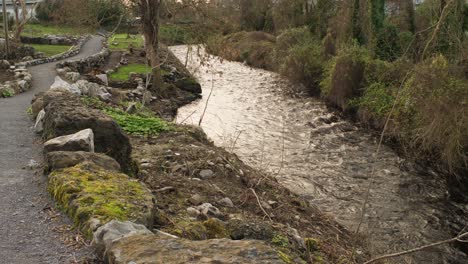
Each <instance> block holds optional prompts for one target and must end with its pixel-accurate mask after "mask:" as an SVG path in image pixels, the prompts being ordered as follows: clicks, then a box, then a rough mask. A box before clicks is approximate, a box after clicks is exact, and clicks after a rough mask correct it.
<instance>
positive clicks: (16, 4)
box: [12, 0, 36, 41]
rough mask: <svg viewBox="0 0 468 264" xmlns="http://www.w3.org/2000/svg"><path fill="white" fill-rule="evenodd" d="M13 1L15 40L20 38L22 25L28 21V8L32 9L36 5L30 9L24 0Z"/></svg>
mask: <svg viewBox="0 0 468 264" xmlns="http://www.w3.org/2000/svg"><path fill="white" fill-rule="evenodd" d="M12 3H13V10H14V12H15V35H14V39H15V40H16V41H19V40H20V37H21V33H22V32H23V29H24V26H25V25H26V24H27V23H28V21H29V19H30V18H31V17H30V16H29V12H30V10H34V8H35V7H36V6H33V7H32V8H31V9H30V10H28V7H27V5H26V0H14V1H12ZM20 8H21V16H20V14H19V9H20Z"/></svg>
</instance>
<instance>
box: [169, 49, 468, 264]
mask: <svg viewBox="0 0 468 264" xmlns="http://www.w3.org/2000/svg"><path fill="white" fill-rule="evenodd" d="M187 49H188V47H187V46H174V47H171V50H172V51H173V52H174V54H175V55H176V56H177V57H178V58H179V59H180V60H181V61H182V62H185V60H186V58H189V59H188V68H189V70H190V71H191V72H192V73H193V74H194V75H195V76H196V77H197V78H198V79H199V81H200V83H201V85H202V87H203V99H201V100H199V101H197V102H194V103H193V104H190V105H188V106H185V107H183V108H181V109H179V114H178V117H177V122H179V123H186V124H195V125H198V123H199V121H200V117H201V116H202V115H203V112H204V109H205V108H206V111H205V114H204V117H203V121H202V123H201V126H202V128H203V129H204V130H205V132H206V133H207V135H208V136H209V137H210V138H211V139H212V140H213V141H214V142H215V144H216V145H218V146H222V147H225V148H226V149H228V150H230V151H233V152H234V153H236V154H237V155H238V156H239V157H240V158H241V159H242V160H243V161H244V162H246V163H248V164H249V165H251V166H253V167H256V168H258V169H262V170H265V171H267V172H269V173H271V174H272V175H274V176H275V177H276V178H277V179H278V180H279V181H280V182H281V183H282V184H283V185H284V186H286V187H288V188H289V189H291V190H292V191H294V192H296V193H298V194H300V195H302V196H303V197H304V198H305V199H307V200H308V201H310V203H311V204H313V205H315V206H317V207H318V208H320V209H321V210H322V211H323V212H326V213H328V214H330V215H332V216H334V217H335V219H336V220H337V221H338V222H339V223H341V224H343V225H345V226H347V227H348V228H349V229H350V230H355V229H356V227H357V225H358V224H359V222H360V215H361V208H362V203H363V200H364V197H365V195H366V191H367V187H368V184H369V180H370V178H369V177H370V175H371V170H372V168H373V167H374V166H375V176H374V184H373V188H372V189H371V192H370V199H369V205H368V207H367V210H366V215H365V219H364V223H363V226H362V228H361V230H362V232H363V233H364V234H366V235H367V236H368V239H369V246H370V248H371V250H372V251H373V254H374V255H376V256H377V255H379V254H382V253H392V252H396V251H401V250H406V249H410V248H413V247H416V246H420V245H424V244H428V243H432V242H436V241H439V240H444V239H448V238H451V237H453V236H455V235H456V234H457V233H458V232H459V231H461V230H462V229H463V227H464V225H465V224H466V223H468V206H467V205H463V204H457V203H454V202H451V201H449V200H448V194H447V192H446V190H445V187H444V181H443V179H442V177H441V176H439V175H438V174H437V173H436V172H435V171H433V170H431V169H430V168H423V167H420V166H418V165H416V164H414V163H412V162H410V161H408V160H405V159H404V158H401V157H399V156H398V155H397V154H396V153H395V152H394V151H393V150H392V149H391V148H389V147H387V146H383V147H382V149H381V152H380V154H379V155H378V156H377V157H375V153H376V149H377V145H378V138H376V137H375V136H373V135H371V134H370V133H369V132H368V131H365V130H363V129H361V128H359V127H357V126H356V125H355V124H353V123H351V122H349V121H347V120H344V119H342V118H340V117H338V116H336V115H335V114H333V112H331V111H329V110H328V109H327V108H326V106H325V105H324V103H323V102H321V101H320V100H318V99H316V98H310V97H307V96H301V95H300V94H299V95H296V96H294V98H293V97H292V96H289V95H287V94H286V93H285V92H284V91H291V90H292V89H293V90H294V86H295V85H293V84H291V83H289V82H288V81H286V80H284V79H282V78H281V77H280V76H279V75H278V74H276V73H272V72H268V71H264V70H260V69H253V68H250V67H248V66H246V65H244V64H242V63H237V62H229V61H221V60H220V59H219V58H215V57H211V58H209V59H207V58H206V55H205V53H203V51H202V50H198V49H196V48H194V49H193V50H191V51H190V52H189V53H188V54H189V56H187ZM200 55H202V56H201V57H203V58H204V59H200ZM210 93H211V95H210ZM208 98H209V101H208V104H207V103H206V102H207V100H208ZM394 263H418V264H419V263H421V264H426V263H457V264H458V263H460V264H462V263H465V264H466V263H468V256H467V255H466V254H465V253H463V252H462V251H461V250H459V249H458V248H457V247H456V245H453V244H448V245H444V246H441V247H437V248H431V249H429V250H426V251H422V252H419V253H416V254H413V255H411V256H409V257H405V258H400V259H394Z"/></svg>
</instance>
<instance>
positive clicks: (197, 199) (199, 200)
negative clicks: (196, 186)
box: [189, 194, 203, 205]
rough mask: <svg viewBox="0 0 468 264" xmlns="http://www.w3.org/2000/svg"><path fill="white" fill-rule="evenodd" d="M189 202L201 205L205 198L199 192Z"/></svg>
mask: <svg viewBox="0 0 468 264" xmlns="http://www.w3.org/2000/svg"><path fill="white" fill-rule="evenodd" d="M189 202H190V203H191V204H193V205H199V204H201V203H202V202H203V198H202V197H201V196H200V195H199V194H194V195H192V197H190V199H189Z"/></svg>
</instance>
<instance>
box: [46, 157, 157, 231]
mask: <svg viewBox="0 0 468 264" xmlns="http://www.w3.org/2000/svg"><path fill="white" fill-rule="evenodd" d="M48 191H49V193H50V194H51V195H52V196H53V197H54V199H55V200H56V202H57V203H58V204H59V205H60V206H61V208H62V209H63V210H64V211H65V212H66V213H67V215H68V216H69V217H70V218H71V219H73V221H74V223H75V225H76V226H77V227H78V228H79V229H80V230H81V231H82V232H84V233H85V234H86V235H87V236H91V234H92V232H93V231H94V228H95V227H97V226H99V225H100V224H105V223H107V222H109V221H111V220H120V221H127V220H128V221H132V222H136V223H140V224H143V225H145V226H148V227H151V226H152V225H153V214H154V210H155V201H154V198H153V195H152V193H151V191H150V190H148V189H147V188H146V187H145V185H144V184H142V183H140V182H138V181H137V180H134V179H130V178H129V177H128V176H127V175H125V174H123V173H117V172H114V171H109V170H105V169H103V168H101V167H99V166H96V165H94V164H91V163H87V164H79V165H76V166H74V167H71V168H66V169H62V170H57V171H54V172H52V173H51V174H50V175H49V183H48Z"/></svg>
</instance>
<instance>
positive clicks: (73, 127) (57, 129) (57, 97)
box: [43, 91, 133, 173]
mask: <svg viewBox="0 0 468 264" xmlns="http://www.w3.org/2000/svg"><path fill="white" fill-rule="evenodd" d="M43 106H44V108H45V112H46V115H45V117H44V133H43V137H44V138H45V139H46V140H47V139H51V138H54V137H58V136H63V135H69V134H73V133H76V132H78V131H81V130H83V129H87V128H90V129H92V130H93V132H94V146H95V151H96V152H99V153H105V154H107V155H109V156H111V157H112V158H114V159H115V160H117V162H119V164H120V166H121V167H122V170H123V171H124V172H129V173H132V172H133V171H132V158H131V152H132V147H131V145H130V140H129V138H128V137H127V136H126V135H125V133H124V132H123V131H122V129H121V128H120V127H119V126H118V124H117V123H116V122H115V121H114V120H113V119H112V118H111V117H109V116H107V115H106V114H104V113H102V112H101V111H99V110H96V109H90V108H88V107H86V106H84V104H83V103H82V102H81V100H80V98H79V97H78V96H76V95H74V94H72V93H69V92H63V91H48V92H46V93H45V94H44V95H43Z"/></svg>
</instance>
